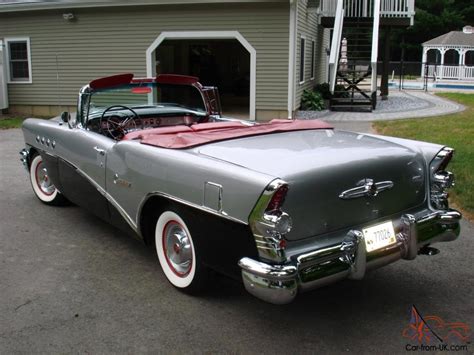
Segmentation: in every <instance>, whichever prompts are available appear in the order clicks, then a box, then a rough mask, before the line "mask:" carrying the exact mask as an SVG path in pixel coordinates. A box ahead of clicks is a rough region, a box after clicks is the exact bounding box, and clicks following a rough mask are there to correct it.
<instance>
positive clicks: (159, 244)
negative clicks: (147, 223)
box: [155, 209, 208, 293]
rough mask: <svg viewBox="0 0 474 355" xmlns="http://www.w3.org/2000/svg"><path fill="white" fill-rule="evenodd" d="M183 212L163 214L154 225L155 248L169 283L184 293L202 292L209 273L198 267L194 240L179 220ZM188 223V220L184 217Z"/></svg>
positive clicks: (197, 255)
mask: <svg viewBox="0 0 474 355" xmlns="http://www.w3.org/2000/svg"><path fill="white" fill-rule="evenodd" d="M183 214H184V213H183V211H181V212H180V211H179V210H178V209H176V210H168V211H165V212H163V213H162V214H161V215H160V216H159V217H158V220H157V222H156V228H155V246H156V252H157V255H158V260H159V262H160V265H161V268H162V269H163V272H164V274H165V276H166V278H167V279H168V281H169V282H170V283H171V284H172V285H173V286H174V287H176V288H178V289H179V290H181V291H184V292H186V293H198V292H199V291H202V290H203V289H204V287H205V285H206V282H207V280H208V270H207V269H206V268H205V267H204V266H203V265H202V264H201V255H200V254H199V252H198V249H197V248H196V246H197V245H196V238H194V237H195V235H194V234H192V233H191V230H190V228H189V227H188V224H187V223H186V222H185V221H184V219H183V218H182V217H181V216H180V215H183ZM186 217H187V218H188V220H189V218H192V217H188V216H186Z"/></svg>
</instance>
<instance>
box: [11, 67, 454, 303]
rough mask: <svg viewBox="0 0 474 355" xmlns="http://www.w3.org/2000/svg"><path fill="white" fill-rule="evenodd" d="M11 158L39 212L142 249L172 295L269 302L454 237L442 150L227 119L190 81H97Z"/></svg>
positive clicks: (32, 123) (299, 125)
mask: <svg viewBox="0 0 474 355" xmlns="http://www.w3.org/2000/svg"><path fill="white" fill-rule="evenodd" d="M23 132H24V137H25V143H26V147H25V149H23V150H22V151H21V152H20V153H21V160H22V162H23V164H24V166H25V167H26V169H27V170H28V172H29V177H30V181H31V185H32V187H33V192H34V193H35V195H36V196H37V197H38V198H39V199H40V200H41V201H42V202H43V203H45V204H48V205H61V204H64V203H67V202H72V203H74V204H77V205H79V206H83V207H85V208H87V209H88V210H89V211H90V212H92V213H94V214H95V215H97V216H99V217H100V218H103V219H104V220H106V221H109V222H110V223H112V224H114V225H116V226H118V227H120V228H123V229H124V230H127V231H129V232H131V234H132V235H134V236H136V237H137V238H140V239H141V240H143V241H144V243H145V244H147V245H150V246H152V247H153V248H155V249H156V253H157V257H158V261H159V263H160V264H161V268H162V269H163V272H164V274H165V276H166V278H167V279H168V280H169V282H170V283H171V284H172V285H173V286H175V287H176V288H178V289H180V290H182V291H185V292H189V293H196V292H198V291H200V290H203V289H204V288H206V285H208V284H209V274H210V271H213V272H215V271H217V272H220V273H224V274H227V275H229V276H232V275H233V276H236V277H238V278H240V279H242V280H243V284H244V286H245V288H246V289H247V290H248V291H249V292H250V293H251V294H252V295H254V296H256V297H258V298H260V299H262V300H265V301H268V302H272V303H275V304H283V303H288V302H290V301H292V300H293V299H294V298H295V297H296V295H297V293H298V292H301V291H306V290H309V289H313V288H316V287H319V286H322V285H326V284H329V283H332V282H334V281H337V280H341V279H345V278H349V279H362V278H363V277H364V275H365V273H366V272H367V271H369V270H370V269H373V268H378V267H381V266H384V265H387V264H389V263H392V262H394V261H396V260H399V259H407V260H411V259H414V258H415V257H416V256H417V255H418V254H425V255H432V254H435V253H437V252H438V250H437V249H435V248H433V247H431V245H432V244H433V243H435V242H443V241H451V240H454V239H456V238H457V237H458V235H459V231H460V226H459V220H460V218H461V214H460V213H459V212H457V211H455V210H453V209H450V208H449V206H448V193H447V189H448V188H449V187H451V186H452V185H453V182H454V178H453V174H452V173H450V172H449V171H447V170H446V168H447V165H448V163H449V161H450V160H451V158H452V156H453V150H452V149H450V148H448V147H444V146H442V145H437V144H430V143H424V142H417V141H411V140H405V139H399V138H391V137H381V136H377V135H371V134H360V133H353V132H347V131H339V130H335V129H333V128H332V127H331V126H330V125H329V124H327V123H325V122H322V121H318V120H273V121H270V122H267V123H257V122H253V121H245V120H236V119H231V118H226V117H224V116H223V115H222V114H221V108H220V101H219V93H218V90H217V88H215V87H206V86H203V85H201V84H200V83H199V81H198V79H197V78H195V77H188V76H179V75H159V76H157V77H156V78H145V79H138V78H134V76H133V75H132V74H120V75H115V76H111V77H106V78H100V79H97V80H94V81H92V82H90V83H89V84H88V85H86V86H84V87H83V88H82V89H81V90H80V93H79V99H78V106H77V114H75V115H71V114H69V113H67V112H65V113H63V114H62V115H61V116H60V117H57V118H55V119H51V120H40V119H28V120H26V121H25V122H24V124H23Z"/></svg>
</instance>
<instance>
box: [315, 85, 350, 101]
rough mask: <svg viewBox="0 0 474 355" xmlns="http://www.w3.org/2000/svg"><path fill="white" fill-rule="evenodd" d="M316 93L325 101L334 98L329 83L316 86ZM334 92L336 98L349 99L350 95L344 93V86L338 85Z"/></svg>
mask: <svg viewBox="0 0 474 355" xmlns="http://www.w3.org/2000/svg"><path fill="white" fill-rule="evenodd" d="M314 91H316V92H319V93H320V94H321V96H322V97H323V99H324V100H329V99H331V98H332V97H333V95H331V92H330V91H329V83H322V84H316V85H315V86H314ZM334 91H335V93H334V97H349V93H348V92H346V91H344V85H336V87H335V89H334Z"/></svg>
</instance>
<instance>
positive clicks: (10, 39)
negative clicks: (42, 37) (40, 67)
mask: <svg viewBox="0 0 474 355" xmlns="http://www.w3.org/2000/svg"><path fill="white" fill-rule="evenodd" d="M4 41H5V53H6V56H5V57H6V61H7V62H6V68H7V83H8V84H32V83H33V73H32V71H31V46H30V37H6V38H4ZM10 42H26V48H27V50H28V73H29V74H30V77H29V79H28V80H24V81H23V80H12V78H11V70H10Z"/></svg>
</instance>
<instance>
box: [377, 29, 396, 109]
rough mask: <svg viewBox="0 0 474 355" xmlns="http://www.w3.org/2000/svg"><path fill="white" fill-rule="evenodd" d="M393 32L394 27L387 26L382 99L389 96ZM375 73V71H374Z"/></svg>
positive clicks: (381, 85)
mask: <svg viewBox="0 0 474 355" xmlns="http://www.w3.org/2000/svg"><path fill="white" fill-rule="evenodd" d="M391 33H392V28H391V27H387V28H386V29H385V32H384V45H383V48H384V53H383V63H382V80H381V82H380V95H381V96H382V100H387V98H388V76H389V71H390V35H391ZM372 75H374V73H372Z"/></svg>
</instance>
